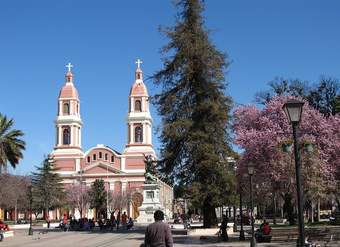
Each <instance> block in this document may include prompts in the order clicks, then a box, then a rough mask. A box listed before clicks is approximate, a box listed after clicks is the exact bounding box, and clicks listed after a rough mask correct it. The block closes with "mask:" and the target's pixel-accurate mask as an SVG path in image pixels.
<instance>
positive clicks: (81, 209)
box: [78, 170, 84, 219]
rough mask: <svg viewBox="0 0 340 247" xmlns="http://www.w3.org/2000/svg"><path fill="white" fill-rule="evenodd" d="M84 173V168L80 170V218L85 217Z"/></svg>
mask: <svg viewBox="0 0 340 247" xmlns="http://www.w3.org/2000/svg"><path fill="white" fill-rule="evenodd" d="M83 173H84V170H80V171H78V174H79V175H80V181H79V182H80V196H81V197H80V218H81V219H82V218H83V208H84V199H83V198H84V194H83Z"/></svg>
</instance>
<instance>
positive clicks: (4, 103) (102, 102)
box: [0, 0, 340, 174]
mask: <svg viewBox="0 0 340 247" xmlns="http://www.w3.org/2000/svg"><path fill="white" fill-rule="evenodd" d="M175 15H176V9H175V8H174V5H173V4H172V1H171V0H148V1H138V0H124V1H109V0H107V1H105V0H102V1H94V0H93V1H85V0H73V1H70V0H67V1H66V0H59V1H44V0H30V1H19V0H2V1H0V71H1V77H0V90H1V91H0V92H1V97H0V112H1V113H3V114H5V115H7V116H8V117H11V118H14V120H15V123H16V124H15V128H18V129H21V130H23V131H24V132H25V137H24V139H25V141H26V142H27V150H26V151H25V153H24V156H25V157H24V159H23V160H22V161H21V162H20V164H19V166H18V168H17V173H18V174H28V173H29V172H31V171H33V170H34V166H36V165H39V164H40V162H41V160H42V159H43V156H44V155H46V154H48V153H49V152H50V151H51V150H52V148H53V145H54V142H55V139H54V138H55V129H54V122H53V121H54V119H55V116H56V111H57V97H58V93H59V90H60V89H61V87H62V86H63V84H64V74H65V72H66V68H65V64H67V63H68V62H71V63H72V64H74V69H73V71H74V76H75V78H74V81H75V85H76V87H77V89H78V92H79V94H80V100H81V115H82V119H83V122H84V127H83V132H82V133H83V140H82V141H83V148H84V150H87V149H88V148H90V147H92V146H94V145H96V144H99V143H102V144H106V145H109V146H111V147H113V148H114V149H116V150H118V151H122V150H123V148H124V145H125V142H126V124H125V119H126V115H127V103H128V100H127V97H128V93H129V89H130V86H131V85H132V83H133V79H134V70H135V67H136V65H135V63H134V61H135V60H136V58H138V57H139V58H141V59H142V60H143V65H142V69H143V71H144V77H148V76H150V75H152V74H153V73H154V72H155V71H157V70H158V69H160V68H161V67H162V63H161V55H160V53H159V50H160V48H161V47H162V46H163V45H165V44H166V43H167V40H166V39H165V37H164V36H163V35H162V34H160V33H159V32H158V27H159V26H160V25H162V26H169V25H172V24H173V23H174V17H175ZM204 16H205V17H206V18H207V21H206V26H207V27H208V28H209V29H211V30H212V33H211V40H212V42H213V43H214V44H215V45H216V46H217V48H218V49H219V50H220V51H223V52H226V53H228V55H229V59H230V60H231V62H232V63H231V66H230V67H229V70H228V72H227V74H226V78H227V82H228V83H229V86H228V92H229V94H230V95H231V96H232V97H233V98H234V100H235V102H237V103H238V104H248V103H252V102H253V100H254V94H255V93H256V92H257V91H259V90H263V89H266V88H267V87H266V83H267V82H268V81H270V80H272V79H273V78H275V77H277V76H282V77H286V78H300V79H303V80H309V81H311V82H315V81H317V80H318V78H319V77H320V75H328V76H333V77H336V78H340V28H339V24H340V1H337V0H328V1H322V0H320V1H313V0H308V1H307V0H305V1H296V0H286V1H272V0H258V1H253V0H249V1H244V0H228V1H216V0H215V1H213V0H206V10H205V12H204ZM146 84H147V86H148V88H149V92H150V94H154V93H155V92H156V90H157V89H156V88H155V86H153V85H152V82H151V81H150V80H147V81H146ZM153 117H154V118H155V125H157V124H159V117H157V115H156V112H155V111H154V109H153ZM154 129H155V128H154ZM154 142H155V146H156V148H158V147H159V143H158V141H157V140H156V135H154Z"/></svg>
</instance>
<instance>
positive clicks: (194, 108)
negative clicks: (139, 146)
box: [153, 0, 234, 227]
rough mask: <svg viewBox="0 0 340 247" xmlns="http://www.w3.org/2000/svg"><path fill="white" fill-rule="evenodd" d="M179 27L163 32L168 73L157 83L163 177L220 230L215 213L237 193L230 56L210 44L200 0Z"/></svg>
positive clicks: (185, 0) (191, 3)
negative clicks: (183, 190)
mask: <svg viewBox="0 0 340 247" xmlns="http://www.w3.org/2000/svg"><path fill="white" fill-rule="evenodd" d="M177 6H178V7H179V8H180V9H181V11H180V16H179V17H178V19H177V22H176V24H175V26H174V27H172V28H167V29H165V30H164V33H165V35H166V36H167V37H168V38H169V43H168V44H167V45H166V46H164V47H163V53H167V54H168V57H166V58H164V68H163V69H162V70H160V71H158V72H157V73H156V74H155V75H154V77H153V79H154V81H155V83H156V84H157V85H161V86H162V92H161V93H160V94H158V95H156V96H155V102H156V104H157V107H158V112H159V114H160V115H161V116H162V133H161V141H162V143H163V146H162V149H161V156H162V159H161V161H160V162H159V170H160V172H161V173H162V174H163V175H164V176H165V177H166V178H167V179H168V181H171V182H172V183H173V184H175V185H177V186H184V187H185V188H186V189H187V194H188V195H190V197H191V199H192V201H193V202H194V203H195V204H196V206H198V207H201V208H202V211H203V214H204V226H205V227H210V226H212V225H215V224H216V214H215V207H217V206H220V205H222V202H223V201H225V200H227V199H226V198H228V195H230V194H231V191H232V190H233V189H234V187H233V186H234V185H233V177H232V176H231V175H230V174H231V172H230V170H231V169H230V167H229V165H228V162H227V156H228V154H229V153H231V149H230V146H229V134H228V127H229V119H230V116H229V112H230V108H231V105H232V100H231V98H230V97H228V96H226V95H225V78H224V72H225V70H226V69H227V67H228V62H226V55H225V54H222V53H221V52H219V51H218V50H217V49H216V47H215V46H214V45H213V44H212V43H211V42H210V40H209V37H208V31H207V30H206V29H205V27H204V19H203V17H202V11H203V4H202V1H200V0H182V1H179V2H178V3H177Z"/></svg>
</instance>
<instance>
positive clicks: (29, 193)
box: [28, 185, 33, 235]
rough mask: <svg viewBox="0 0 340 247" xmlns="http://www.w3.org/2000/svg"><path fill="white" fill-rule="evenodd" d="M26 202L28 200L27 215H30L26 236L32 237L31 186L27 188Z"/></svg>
mask: <svg viewBox="0 0 340 247" xmlns="http://www.w3.org/2000/svg"><path fill="white" fill-rule="evenodd" d="M28 200H29V206H30V209H29V214H30V227H29V228H28V235H33V229H32V203H33V195H32V185H29V186H28Z"/></svg>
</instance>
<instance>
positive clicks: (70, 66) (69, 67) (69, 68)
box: [65, 63, 73, 72]
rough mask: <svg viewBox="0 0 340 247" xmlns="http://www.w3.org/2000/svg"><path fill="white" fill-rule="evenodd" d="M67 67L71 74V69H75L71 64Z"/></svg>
mask: <svg viewBox="0 0 340 247" xmlns="http://www.w3.org/2000/svg"><path fill="white" fill-rule="evenodd" d="M65 67H66V68H68V72H71V68H73V65H72V64H71V63H68V64H67V65H66V66H65Z"/></svg>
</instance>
